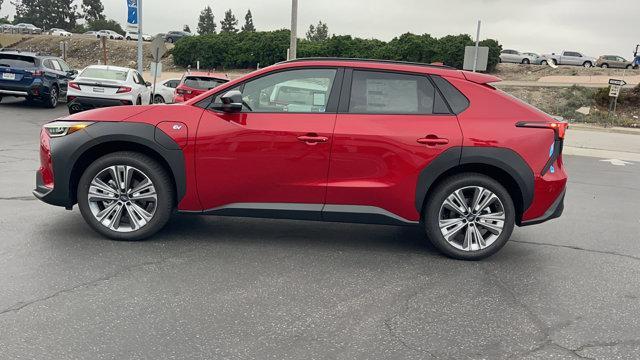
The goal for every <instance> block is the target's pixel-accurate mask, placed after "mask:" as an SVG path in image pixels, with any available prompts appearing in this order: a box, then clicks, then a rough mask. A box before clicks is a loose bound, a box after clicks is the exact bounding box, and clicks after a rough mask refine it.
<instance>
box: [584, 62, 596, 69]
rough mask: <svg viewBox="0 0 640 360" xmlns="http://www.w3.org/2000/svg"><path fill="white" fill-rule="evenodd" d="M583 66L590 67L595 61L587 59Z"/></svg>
mask: <svg viewBox="0 0 640 360" xmlns="http://www.w3.org/2000/svg"><path fill="white" fill-rule="evenodd" d="M582 66H584V67H586V68H590V67H592V66H593V63H592V62H591V61H585V62H584V64H582Z"/></svg>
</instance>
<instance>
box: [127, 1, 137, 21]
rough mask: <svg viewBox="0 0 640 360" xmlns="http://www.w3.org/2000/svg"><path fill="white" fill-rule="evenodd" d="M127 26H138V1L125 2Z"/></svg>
mask: <svg viewBox="0 0 640 360" xmlns="http://www.w3.org/2000/svg"><path fill="white" fill-rule="evenodd" d="M127 24H128V25H138V0H127Z"/></svg>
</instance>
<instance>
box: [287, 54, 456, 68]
mask: <svg viewBox="0 0 640 360" xmlns="http://www.w3.org/2000/svg"><path fill="white" fill-rule="evenodd" d="M302 61H357V62H372V63H386V64H398V65H413V66H424V67H430V68H437V69H447V70H458V69H456V68H454V67H451V66H446V65H435V64H425V63H420V62H411V61H398V60H383V59H362V58H341V57H306V58H298V59H293V60H285V61H282V62H280V64H282V63H292V62H302Z"/></svg>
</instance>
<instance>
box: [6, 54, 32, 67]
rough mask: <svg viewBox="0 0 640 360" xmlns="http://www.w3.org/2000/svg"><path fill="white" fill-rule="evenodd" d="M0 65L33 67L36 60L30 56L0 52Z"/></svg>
mask: <svg viewBox="0 0 640 360" xmlns="http://www.w3.org/2000/svg"><path fill="white" fill-rule="evenodd" d="M0 66H4V67H10V68H15V69H26V68H33V67H35V66H36V60H35V59H34V58H32V57H30V56H21V55H13V54H0Z"/></svg>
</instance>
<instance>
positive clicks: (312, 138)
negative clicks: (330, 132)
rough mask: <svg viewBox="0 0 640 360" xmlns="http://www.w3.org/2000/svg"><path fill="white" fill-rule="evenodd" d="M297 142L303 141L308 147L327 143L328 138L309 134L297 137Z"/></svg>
mask: <svg viewBox="0 0 640 360" xmlns="http://www.w3.org/2000/svg"><path fill="white" fill-rule="evenodd" d="M298 140H300V141H303V142H305V143H307V144H309V145H316V144H319V143H326V142H327V141H329V138H328V137H326V136H318V134H314V133H311V134H307V135H301V136H298Z"/></svg>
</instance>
